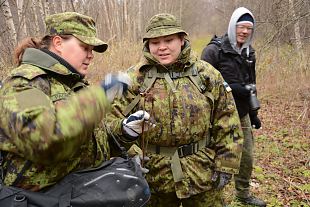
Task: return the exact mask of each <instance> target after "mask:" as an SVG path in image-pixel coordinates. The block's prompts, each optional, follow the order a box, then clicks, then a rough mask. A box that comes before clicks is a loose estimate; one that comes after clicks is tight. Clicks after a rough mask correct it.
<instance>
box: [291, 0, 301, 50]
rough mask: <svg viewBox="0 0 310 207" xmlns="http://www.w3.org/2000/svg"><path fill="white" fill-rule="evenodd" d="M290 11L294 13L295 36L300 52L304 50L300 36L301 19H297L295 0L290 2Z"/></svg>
mask: <svg viewBox="0 0 310 207" xmlns="http://www.w3.org/2000/svg"><path fill="white" fill-rule="evenodd" d="M289 7H290V11H291V12H292V19H293V21H294V35H295V38H294V39H295V44H296V48H297V50H298V51H299V52H301V50H302V43H301V36H300V26H299V19H298V18H297V17H296V13H295V8H294V0H289Z"/></svg>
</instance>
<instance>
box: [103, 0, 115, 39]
mask: <svg viewBox="0 0 310 207" xmlns="http://www.w3.org/2000/svg"><path fill="white" fill-rule="evenodd" d="M108 4H109V1H104V2H103V3H102V5H103V13H104V15H105V18H104V19H105V20H106V25H107V29H108V31H109V38H113V31H112V24H111V19H110V15H109V12H108Z"/></svg>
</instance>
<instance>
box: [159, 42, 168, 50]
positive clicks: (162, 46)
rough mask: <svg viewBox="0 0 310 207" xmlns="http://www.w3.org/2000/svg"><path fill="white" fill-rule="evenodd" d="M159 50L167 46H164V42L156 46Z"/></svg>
mask: <svg viewBox="0 0 310 207" xmlns="http://www.w3.org/2000/svg"><path fill="white" fill-rule="evenodd" d="M158 49H159V50H165V49H167V46H166V44H165V43H164V42H161V43H160V44H159V48H158Z"/></svg>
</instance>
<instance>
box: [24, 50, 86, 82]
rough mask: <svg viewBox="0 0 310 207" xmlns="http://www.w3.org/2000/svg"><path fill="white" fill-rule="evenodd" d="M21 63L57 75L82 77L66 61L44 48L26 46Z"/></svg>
mask: <svg viewBox="0 0 310 207" xmlns="http://www.w3.org/2000/svg"><path fill="white" fill-rule="evenodd" d="M22 64H30V65H34V66H37V67H40V68H42V69H44V70H47V71H51V72H54V73H57V74H59V75H72V76H75V78H77V79H82V78H83V77H81V75H80V74H78V73H77V72H76V70H75V69H74V68H73V67H72V66H71V65H70V64H69V63H68V62H67V61H65V60H64V59H62V58H61V57H59V56H57V55H56V54H54V53H52V52H50V51H48V52H47V51H46V50H44V49H43V50H39V49H35V48H27V49H26V50H25V52H24V54H23V58H22Z"/></svg>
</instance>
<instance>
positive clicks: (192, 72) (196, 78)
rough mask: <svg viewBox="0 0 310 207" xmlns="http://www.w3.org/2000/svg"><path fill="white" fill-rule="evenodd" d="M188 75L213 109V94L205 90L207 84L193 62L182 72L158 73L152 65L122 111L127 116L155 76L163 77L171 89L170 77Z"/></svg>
mask: <svg viewBox="0 0 310 207" xmlns="http://www.w3.org/2000/svg"><path fill="white" fill-rule="evenodd" d="M186 76H187V77H189V79H190V80H191V82H192V83H193V84H194V85H195V86H196V87H197V89H198V90H199V91H200V92H201V93H204V94H206V96H207V97H208V99H209V101H210V105H211V106H212V111H213V105H214V96H213V95H212V93H211V92H209V91H207V90H206V89H207V86H206V85H205V84H204V83H203V81H202V78H201V77H200V75H199V74H198V70H197V68H196V64H193V65H192V66H191V67H190V68H189V69H188V70H186V71H184V72H178V73H176V72H172V73H158V72H157V69H156V67H152V68H151V69H150V70H149V71H148V72H147V73H146V74H145V77H144V82H143V84H142V86H141V87H140V89H139V91H140V94H138V95H137V96H136V97H135V99H134V100H133V101H132V102H131V103H130V104H129V105H128V106H127V107H126V109H125V110H124V112H123V115H124V116H127V115H128V114H129V113H130V112H131V110H132V109H133V108H134V107H135V106H136V105H137V104H138V103H139V101H140V99H141V94H142V93H145V92H147V91H148V90H149V89H150V88H151V87H152V86H153V84H154V82H155V81H156V79H157V78H164V79H165V80H166V81H167V82H168V84H169V85H170V87H171V88H172V90H175V87H174V84H173V82H172V79H176V78H180V77H186Z"/></svg>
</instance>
